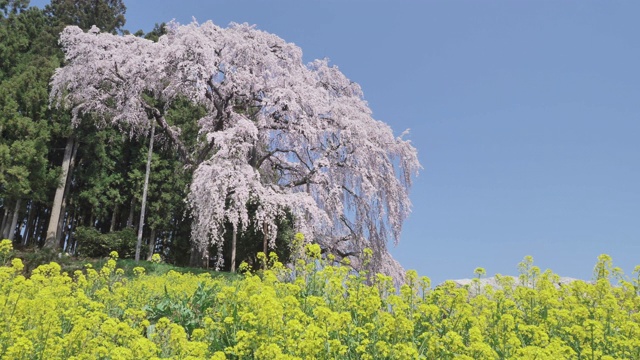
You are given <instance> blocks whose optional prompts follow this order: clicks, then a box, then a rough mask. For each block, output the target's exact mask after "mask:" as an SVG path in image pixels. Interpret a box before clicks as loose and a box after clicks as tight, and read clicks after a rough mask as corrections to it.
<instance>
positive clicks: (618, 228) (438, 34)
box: [32, 0, 640, 283]
mask: <svg viewBox="0 0 640 360" xmlns="http://www.w3.org/2000/svg"><path fill="white" fill-rule="evenodd" d="M46 3H48V1H32V5H37V6H41V5H42V4H46ZM125 4H126V6H127V8H128V10H127V14H126V18H127V23H126V25H125V28H127V29H129V30H130V31H132V32H135V31H136V30H138V29H143V30H144V31H149V30H151V29H152V28H153V25H154V23H156V22H158V23H159V22H162V21H168V20H171V19H175V20H176V21H178V22H180V23H187V22H190V21H191V18H192V16H195V17H196V18H197V20H198V21H200V22H204V21H206V20H212V21H213V22H214V23H216V24H218V25H227V24H228V23H229V22H232V21H233V22H240V23H241V22H248V23H250V24H256V25H257V26H258V28H260V29H262V30H266V31H269V32H272V33H275V34H277V35H278V36H280V37H282V38H283V39H285V40H287V41H289V42H294V43H296V44H297V45H298V46H300V47H301V48H302V50H303V52H304V56H305V59H306V60H309V61H310V60H313V59H315V58H324V57H328V58H329V59H330V60H331V63H332V64H335V65H337V66H338V67H339V68H340V69H341V70H342V71H343V72H344V73H345V74H346V75H347V76H348V77H349V78H351V79H352V80H353V81H356V82H358V83H359V84H360V85H361V86H362V88H363V90H364V94H365V98H366V99H367V101H368V102H369V105H370V107H371V108H372V110H373V111H374V116H375V118H377V119H379V120H382V121H385V122H387V123H389V124H390V125H391V127H392V128H393V129H394V131H395V132H396V133H398V134H399V133H401V132H402V131H403V130H404V129H406V128H410V129H411V135H410V139H411V140H412V141H413V144H414V145H415V146H416V147H417V149H418V152H419V157H420V160H421V162H422V165H423V166H424V170H423V171H422V173H421V174H420V176H419V177H418V178H417V179H416V181H415V185H414V187H413V188H412V190H411V199H412V201H413V203H414V208H413V213H412V214H411V216H410V218H409V219H408V220H407V222H406V223H405V228H404V231H403V235H402V239H401V242H400V244H399V245H398V247H397V248H394V249H392V253H393V254H394V256H395V257H396V258H397V259H398V260H399V261H400V263H401V264H403V266H404V267H405V268H407V269H416V270H417V271H418V273H419V274H421V275H427V276H429V277H431V278H432V280H433V281H434V282H436V283H438V282H441V281H443V280H445V279H454V278H465V277H472V276H473V270H474V268H475V267H477V266H482V267H484V268H486V270H487V272H488V274H489V275H493V274H495V273H501V274H516V273H517V269H516V265H517V263H518V262H519V261H521V260H522V258H523V257H524V256H525V255H532V256H533V257H534V261H535V264H536V265H538V266H540V267H541V268H542V269H543V270H544V269H546V268H551V269H552V270H554V271H555V272H556V273H558V274H560V275H563V276H573V277H578V278H583V279H590V278H591V273H592V269H593V265H594V264H595V262H596V258H597V256H598V255H599V254H601V253H607V254H609V255H611V256H612V257H613V260H614V264H615V265H617V266H620V267H622V269H623V270H624V271H625V273H626V274H627V275H631V271H632V270H633V268H634V266H635V265H638V264H640V101H639V100H640V70H639V68H638V67H639V66H640V47H639V46H638V40H637V39H638V34H640V22H638V21H637V14H638V13H640V2H631V1H617V2H605V1H506V0H505V1H490V0H487V1H471V0H469V1H417V0H416V1H375V0H374V1H372V0H369V1H365V0H360V1H355V0H354V1H346V0H341V1H339V0H323V1H320V0H318V1H310V0H287V1H284V0H283V1H280V0H275V1H264V0H262V1H242V0H235V1H195V0H182V1H175V0H173V1H169V0H153V1H151V0H129V1H127V0H125Z"/></svg>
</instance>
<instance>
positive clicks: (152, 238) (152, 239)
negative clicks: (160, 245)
mask: <svg viewBox="0 0 640 360" xmlns="http://www.w3.org/2000/svg"><path fill="white" fill-rule="evenodd" d="M155 249H156V229H151V235H149V251H148V252H147V261H151V257H152V256H153V253H154V250H155Z"/></svg>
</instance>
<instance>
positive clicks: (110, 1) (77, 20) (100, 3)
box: [45, 0, 127, 34]
mask: <svg viewBox="0 0 640 360" xmlns="http://www.w3.org/2000/svg"><path fill="white" fill-rule="evenodd" d="M126 11H127V8H126V6H125V5H124V3H123V2H122V0H52V1H51V4H49V5H47V6H46V7H45V12H46V13H47V15H49V16H50V18H51V20H52V22H53V25H54V26H56V27H58V28H59V30H62V27H64V26H65V25H77V26H79V27H80V28H81V29H84V30H88V29H90V28H91V27H92V26H93V25H96V26H97V27H99V28H100V30H102V31H105V32H109V33H114V34H115V33H116V32H117V31H120V30H122V27H123V26H124V24H125V22H126V19H125V17H124V14H125V12H126Z"/></svg>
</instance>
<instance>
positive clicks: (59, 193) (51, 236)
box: [44, 136, 75, 250]
mask: <svg viewBox="0 0 640 360" xmlns="http://www.w3.org/2000/svg"><path fill="white" fill-rule="evenodd" d="M74 145H75V141H74V138H73V136H69V139H68V140H67V146H66V147H65V148H64V158H63V159H62V174H61V175H60V180H61V181H60V183H59V184H58V188H57V189H56V195H55V197H54V198H53V206H52V207H51V217H50V218H49V227H48V229H47V237H46V239H45V242H44V247H46V248H50V249H53V250H57V246H58V241H57V230H58V222H59V221H60V213H61V211H62V200H63V197H64V190H65V188H66V186H67V181H68V180H69V166H70V165H71V155H72V153H73V148H74Z"/></svg>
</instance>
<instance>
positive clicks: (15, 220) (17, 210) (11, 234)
mask: <svg viewBox="0 0 640 360" xmlns="http://www.w3.org/2000/svg"><path fill="white" fill-rule="evenodd" d="M21 202H22V199H18V200H16V207H15V208H14V209H13V217H12V218H11V227H10V228H9V236H8V237H7V238H8V239H9V240H11V241H13V238H14V237H15V234H16V225H17V224H18V214H19V213H20V205H21Z"/></svg>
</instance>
